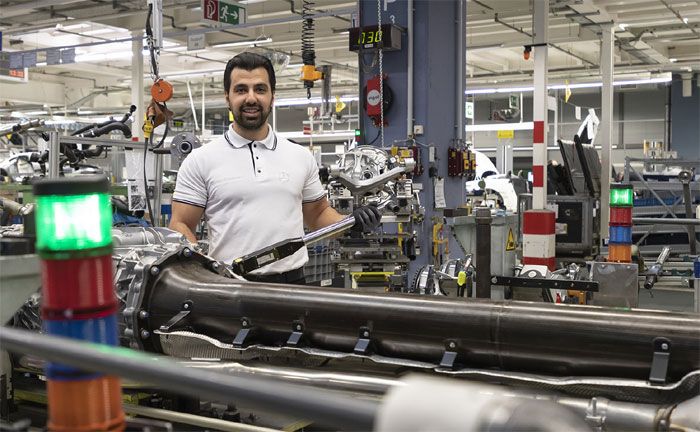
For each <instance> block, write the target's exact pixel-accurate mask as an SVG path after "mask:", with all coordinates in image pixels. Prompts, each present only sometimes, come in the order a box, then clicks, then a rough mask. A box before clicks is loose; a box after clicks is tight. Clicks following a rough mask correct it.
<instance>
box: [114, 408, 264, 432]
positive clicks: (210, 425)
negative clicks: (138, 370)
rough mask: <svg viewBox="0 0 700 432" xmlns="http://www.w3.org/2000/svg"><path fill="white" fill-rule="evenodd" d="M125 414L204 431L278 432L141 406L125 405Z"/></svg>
mask: <svg viewBox="0 0 700 432" xmlns="http://www.w3.org/2000/svg"><path fill="white" fill-rule="evenodd" d="M124 412H125V413H127V414H131V415H138V416H142V417H150V418H156V419H160V420H168V421H171V422H176V423H180V424H186V425H191V426H198V427H201V428H204V429H207V430H209V429H211V430H217V431H225V432H276V431H277V429H270V428H266V427H261V426H254V425H249V424H246V423H239V422H231V421H227V420H221V419H218V418H211V417H204V416H199V415H195V414H189V413H183V412H177V411H173V410H165V409H158V408H151V407H146V406H141V405H132V404H124Z"/></svg>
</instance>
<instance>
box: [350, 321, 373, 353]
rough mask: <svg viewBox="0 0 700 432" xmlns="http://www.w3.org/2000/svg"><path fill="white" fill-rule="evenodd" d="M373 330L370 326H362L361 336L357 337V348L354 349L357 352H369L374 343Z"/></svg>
mask: <svg viewBox="0 0 700 432" xmlns="http://www.w3.org/2000/svg"><path fill="white" fill-rule="evenodd" d="M371 337H372V332H371V331H370V329H369V327H360V336H359V338H358V339H357V343H356V344H355V348H354V349H353V350H352V351H353V352H354V353H355V354H360V355H365V354H367V353H369V348H370V344H371V343H372V339H371Z"/></svg>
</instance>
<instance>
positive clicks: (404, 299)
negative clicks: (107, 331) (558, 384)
mask: <svg viewBox="0 0 700 432" xmlns="http://www.w3.org/2000/svg"><path fill="white" fill-rule="evenodd" d="M212 266H213V264H212V263H211V262H210V261H207V260H206V258H204V257H201V256H198V255H196V254H195V255H190V257H185V256H184V255H183V254H172V255H170V256H169V257H167V258H165V259H162V260H158V261H156V262H155V263H154V264H153V265H152V266H150V267H149V268H145V269H144V275H145V276H144V279H145V280H142V282H143V283H142V285H141V288H140V290H138V291H139V292H138V293H137V294H138V298H137V299H136V300H132V301H130V302H129V303H130V304H131V305H132V306H131V307H129V308H128V309H129V310H128V311H126V310H125V317H131V318H130V319H128V320H127V321H128V325H127V327H130V328H127V331H129V332H130V333H131V334H132V335H135V336H134V339H135V340H138V345H140V346H142V347H143V348H145V349H147V350H151V351H161V347H160V342H159V340H158V338H156V337H152V336H151V337H149V336H148V335H152V334H153V333H154V331H155V330H159V331H160V332H168V331H175V330H187V331H192V332H195V333H199V334H206V335H208V336H210V337H212V338H215V339H217V340H219V341H223V342H227V343H233V345H234V346H241V347H244V346H247V345H250V344H259V345H264V346H273V347H274V346H290V344H291V345H294V346H301V345H305V346H309V347H313V348H318V349H324V350H329V351H337V352H347V353H353V352H354V353H355V354H361V355H365V354H370V353H371V354H376V355H380V356H385V357H391V358H398V359H405V360H413V361H424V362H429V363H432V364H436V365H437V364H442V363H443V362H442V361H441V360H442V359H443V356H444V355H445V353H446V352H451V353H454V365H466V366H467V367H471V368H499V369H501V370H506V371H521V372H535V373H538V372H539V373H546V374H550V375H556V376H564V375H579V376H604V377H619V378H636V379H644V380H646V379H648V378H649V375H650V369H651V364H652V359H653V358H654V355H655V352H654V340H655V339H657V338H666V339H668V341H669V342H670V357H669V358H668V369H667V378H668V380H669V381H671V380H678V379H679V378H681V377H682V376H683V375H685V374H687V373H688V372H691V371H694V370H697V369H700V356H698V353H699V352H700V337H699V335H700V332H699V331H698V329H700V316H698V315H694V314H686V313H674V312H665V311H664V312H662V311H650V310H634V309H633V310H623V309H611V308H601V307H592V306H572V305H554V304H544V303H528V302H484V301H479V300H475V301H464V300H463V299H458V300H457V299H448V298H439V297H429V298H426V297H420V298H419V297H413V296H407V295H396V294H395V295H391V294H372V293H355V292H347V291H340V290H332V289H329V290H324V289H319V288H309V287H300V286H292V285H272V284H262V283H252V282H242V281H235V280H231V279H226V278H224V277H222V276H219V275H217V274H215V273H213V272H212V271H210V270H209V268H212ZM154 269H155V270H154ZM139 311H145V312H147V313H145V314H141V313H140V312H139ZM127 312H128V313H127ZM136 315H138V317H139V318H135V316H136ZM144 330H145V332H144ZM139 335H141V336H142V337H140V338H139V337H138V336H139ZM144 335H145V337H143V336H144Z"/></svg>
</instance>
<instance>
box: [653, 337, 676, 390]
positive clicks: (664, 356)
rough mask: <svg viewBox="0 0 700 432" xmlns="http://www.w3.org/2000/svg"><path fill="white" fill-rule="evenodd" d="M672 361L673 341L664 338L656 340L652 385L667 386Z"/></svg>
mask: <svg viewBox="0 0 700 432" xmlns="http://www.w3.org/2000/svg"><path fill="white" fill-rule="evenodd" d="M670 360H671V341H670V340H668V339H666V338H664V337H657V338H656V339H654V357H652V360H651V370H650V371H649V382H650V383H651V384H666V375H667V373H668V363H669V361H670Z"/></svg>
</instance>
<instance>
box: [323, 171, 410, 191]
mask: <svg viewBox="0 0 700 432" xmlns="http://www.w3.org/2000/svg"><path fill="white" fill-rule="evenodd" d="M405 172H406V169H405V168H404V167H396V168H393V169H391V170H389V171H387V172H385V173H383V174H380V175H378V176H377V177H372V178H370V179H367V180H356V179H354V178H352V177H350V176H349V175H347V174H346V173H344V172H341V173H339V174H338V176H337V179H338V181H340V183H341V184H342V185H343V186H345V187H346V188H347V189H348V190H349V191H350V193H351V194H353V195H359V194H364V193H367V192H370V191H372V190H374V189H378V188H379V189H381V188H382V187H383V186H384V184H385V183H386V182H388V181H390V180H393V179H395V178H397V177H399V176H401V175H403V174H404V173H405Z"/></svg>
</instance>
